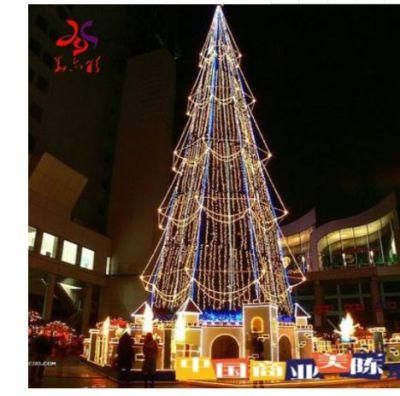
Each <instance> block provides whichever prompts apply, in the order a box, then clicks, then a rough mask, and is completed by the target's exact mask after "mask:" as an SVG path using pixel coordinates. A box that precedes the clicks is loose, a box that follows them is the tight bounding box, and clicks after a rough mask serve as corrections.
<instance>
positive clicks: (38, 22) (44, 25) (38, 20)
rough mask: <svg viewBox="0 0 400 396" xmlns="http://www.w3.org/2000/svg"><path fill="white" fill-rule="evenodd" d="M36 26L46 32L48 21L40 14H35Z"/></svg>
mask: <svg viewBox="0 0 400 396" xmlns="http://www.w3.org/2000/svg"><path fill="white" fill-rule="evenodd" d="M35 22H36V26H37V27H38V28H39V29H40V30H41V31H42V32H43V33H46V32H47V26H48V23H47V21H46V20H45V19H44V18H43V17H42V16H41V15H37V16H36V21H35Z"/></svg>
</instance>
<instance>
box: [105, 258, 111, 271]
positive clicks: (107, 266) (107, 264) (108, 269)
mask: <svg viewBox="0 0 400 396" xmlns="http://www.w3.org/2000/svg"><path fill="white" fill-rule="evenodd" d="M110 274H111V259H110V257H107V261H106V275H110Z"/></svg>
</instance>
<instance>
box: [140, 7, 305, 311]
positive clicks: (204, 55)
mask: <svg viewBox="0 0 400 396" xmlns="http://www.w3.org/2000/svg"><path fill="white" fill-rule="evenodd" d="M240 58H241V54H240V52H239V50H238V47H237V45H236V43H235V41H234V38H233V36H232V33H231V31H230V29H229V27H228V25H227V22H226V20H225V17H224V15H223V13H222V9H221V7H217V9H216V12H215V14H214V18H213V21H212V25H211V28H210V31H209V33H208V35H207V38H206V41H205V44H204V46H203V48H202V50H201V52H200V63H199V68H200V71H199V74H198V76H197V79H196V81H195V84H194V86H193V89H192V91H191V93H190V96H189V98H188V110H187V115H188V117H189V119H188V122H187V124H186V127H185V129H184V131H183V133H182V136H181V139H180V141H179V142H178V145H177V147H176V149H175V151H174V161H173V168H172V169H173V171H174V172H175V177H174V179H173V182H172V184H171V186H170V188H169V190H168V192H167V194H166V196H165V198H164V200H163V201H162V203H161V205H160V207H159V209H158V212H159V226H160V229H162V236H161V238H160V241H159V243H158V245H157V247H156V249H155V251H154V253H153V255H152V257H151V258H150V260H149V262H148V264H147V266H146V268H145V270H144V271H143V274H142V276H141V279H142V281H143V283H144V286H145V288H146V290H147V291H149V292H151V298H152V304H153V305H154V306H155V307H164V308H170V309H172V310H174V309H176V308H177V307H179V306H180V305H181V304H182V303H183V302H184V301H185V300H187V298H188V297H190V298H192V299H193V301H195V302H196V303H197V305H198V306H199V307H201V308H202V309H203V310H204V309H207V308H210V309H214V310H235V309H238V308H240V307H241V306H242V304H243V303H244V302H252V301H254V300H256V301H259V302H261V303H262V302H272V303H275V304H277V305H278V307H279V309H280V311H281V312H283V313H291V312H292V302H291V297H290V294H291V293H290V291H291V289H292V287H294V286H295V285H296V284H298V283H300V282H302V281H303V280H304V277H303V274H302V273H301V271H300V269H299V268H298V267H297V265H296V263H295V262H293V261H292V264H291V267H290V266H285V265H284V263H283V260H282V253H281V249H280V243H279V240H280V229H279V225H278V221H279V220H280V219H281V218H283V217H284V216H285V215H286V214H287V211H286V209H285V208H284V205H283V203H282V201H281V199H280V197H279V194H278V193H277V191H276V189H275V187H274V185H273V183H272V181H271V179H270V177H269V174H268V172H267V170H266V166H265V165H266V162H267V161H268V159H269V158H270V157H271V153H270V151H269V149H268V146H267V144H266V142H265V140H264V138H263V136H262V134H261V133H260V131H259V128H258V126H257V123H256V121H255V119H254V116H253V114H252V106H253V105H254V103H255V99H254V96H253V94H252V92H251V91H250V89H249V87H248V85H247V83H246V80H245V78H244V76H243V74H242V71H241V69H240Z"/></svg>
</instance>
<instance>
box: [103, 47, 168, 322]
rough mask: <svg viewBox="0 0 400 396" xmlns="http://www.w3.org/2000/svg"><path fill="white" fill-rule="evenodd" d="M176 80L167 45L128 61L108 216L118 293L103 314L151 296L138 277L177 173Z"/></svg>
mask: <svg viewBox="0 0 400 396" xmlns="http://www.w3.org/2000/svg"><path fill="white" fill-rule="evenodd" d="M174 84H175V65H174V61H173V59H172V56H171V55H170V53H169V52H168V51H167V50H165V49H161V50H157V51H154V52H151V53H146V54H143V55H140V56H137V57H134V58H132V59H131V60H130V61H129V62H128V66H127V72H126V80H125V84H124V90H123V98H122V103H121V117H120V123H119V127H118V140H117V146H116V152H115V161H114V169H113V181H112V190H111V199H110V209H109V217H108V234H109V235H110V238H111V240H112V254H111V266H112V274H113V277H112V280H111V284H113V285H118V292H117V293H115V290H114V287H107V288H105V289H104V296H103V297H102V299H101V301H102V304H101V312H103V313H111V312H113V313H114V312H115V309H116V308H117V307H118V308H117V312H120V313H121V314H124V315H126V314H128V313H129V312H132V311H133V310H134V309H135V308H136V307H137V306H139V305H140V304H141V303H142V302H143V300H144V299H145V298H146V293H145V291H144V288H143V287H142V285H141V284H140V283H139V282H138V275H139V274H140V273H141V271H142V270H143V268H144V266H145V264H146V262H147V261H148V260H149V258H150V256H151V253H152V249H153V248H154V247H155V244H156V243H157V240H158V238H159V236H160V234H159V230H158V226H157V208H158V205H159V204H160V202H161V200H162V197H163V194H165V192H166V191H167V186H168V182H169V179H170V175H171V172H170V168H171V162H172V147H171V140H172V127H173V106H174ZM132 279H134V281H133V282H132Z"/></svg>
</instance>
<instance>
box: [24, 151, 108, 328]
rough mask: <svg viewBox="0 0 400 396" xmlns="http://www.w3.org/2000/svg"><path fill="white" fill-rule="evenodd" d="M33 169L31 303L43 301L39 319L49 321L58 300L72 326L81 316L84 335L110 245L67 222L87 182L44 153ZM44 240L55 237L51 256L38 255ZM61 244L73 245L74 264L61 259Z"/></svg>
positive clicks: (31, 195)
mask: <svg viewBox="0 0 400 396" xmlns="http://www.w3.org/2000/svg"><path fill="white" fill-rule="evenodd" d="M35 163H36V165H35V166H34V167H33V169H32V172H31V175H30V178H29V219H28V224H29V231H30V235H34V238H33V239H30V244H31V246H30V251H29V293H30V297H31V295H32V298H33V299H35V298H36V299H38V298H41V299H43V307H42V315H43V317H44V318H45V319H52V318H54V312H53V311H54V310H53V308H54V303H56V302H58V303H59V302H60V301H56V300H55V297H54V296H56V297H57V298H58V300H62V301H61V302H63V303H64V304H67V305H69V306H70V307H69V308H70V309H71V310H72V311H73V313H72V315H71V320H72V319H74V320H76V319H77V318H73V316H76V315H79V316H80V317H79V323H81V324H82V330H83V331H86V330H87V328H88V326H89V323H90V322H92V320H91V318H92V317H93V315H92V310H93V309H92V308H93V307H94V306H97V302H96V301H95V302H94V304H92V302H93V300H94V299H96V297H95V296H94V295H93V294H94V289H96V288H98V287H101V286H103V285H104V284H105V282H106V276H105V273H106V263H107V257H109V256H110V253H111V241H110V239H109V238H108V237H106V236H104V235H102V234H99V233H97V232H95V231H93V230H91V229H88V228H86V227H83V226H82V225H80V224H77V223H76V222H74V221H73V220H71V212H72V209H73V208H74V206H75V204H76V202H77V200H78V198H79V196H80V194H81V193H82V190H83V188H84V186H85V183H86V178H85V177H84V176H82V175H81V174H79V173H78V172H76V171H75V170H73V169H72V168H70V167H69V166H67V165H65V164H64V163H62V162H61V161H59V160H57V159H56V158H54V157H53V156H52V155H50V154H48V153H45V154H43V155H41V156H40V157H39V158H37V160H36V161H35ZM46 234H48V235H51V236H54V237H56V239H55V242H54V244H53V245H52V247H51V248H50V249H46V251H49V252H50V254H49V255H47V254H46V251H45V250H43V249H42V246H43V243H44V240H45V238H46ZM64 241H68V242H70V243H72V244H74V245H75V247H76V255H75V258H74V260H73V261H75V262H66V261H65V260H66V258H65V257H64V256H63V253H64V250H65V249H67V247H65V246H64ZM84 249H89V250H90V251H92V252H93V253H94V258H93V266H92V268H83V262H82V255H83V252H84ZM38 280H39V281H40V280H42V283H43V284H41V283H38V282H37V281H38ZM39 285H41V287H40V286H39ZM78 291H79V292H78ZM35 296H36V297H35ZM97 298H98V297H97ZM96 316H97V312H94V319H96ZM58 319H61V318H58ZM63 319H64V318H63Z"/></svg>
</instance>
